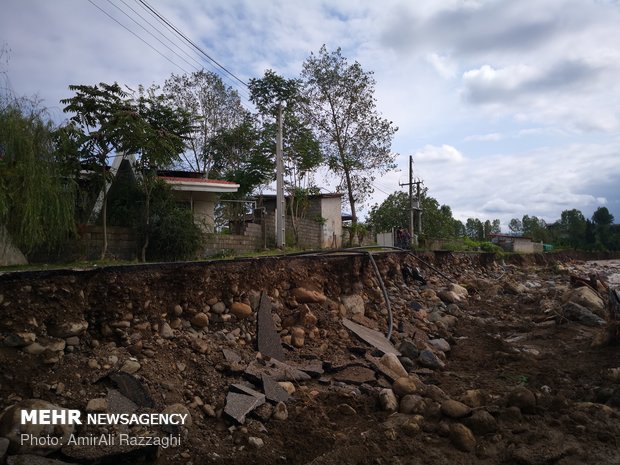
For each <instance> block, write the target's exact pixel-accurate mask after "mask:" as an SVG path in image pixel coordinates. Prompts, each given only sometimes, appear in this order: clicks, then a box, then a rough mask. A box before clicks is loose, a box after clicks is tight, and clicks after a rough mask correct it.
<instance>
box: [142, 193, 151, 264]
mask: <svg viewBox="0 0 620 465" xmlns="http://www.w3.org/2000/svg"><path fill="white" fill-rule="evenodd" d="M150 208H151V199H150V195H149V194H147V195H146V200H145V202H144V213H145V215H146V218H145V221H144V226H145V227H144V244H143V245H142V252H141V253H140V260H142V262H143V263H144V262H146V249H147V247H148V246H149V228H150V224H151V214H150Z"/></svg>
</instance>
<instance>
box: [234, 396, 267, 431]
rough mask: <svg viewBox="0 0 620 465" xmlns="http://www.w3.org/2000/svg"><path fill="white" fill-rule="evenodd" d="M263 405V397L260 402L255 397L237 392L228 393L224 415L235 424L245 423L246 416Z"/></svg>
mask: <svg viewBox="0 0 620 465" xmlns="http://www.w3.org/2000/svg"><path fill="white" fill-rule="evenodd" d="M264 403H265V396H263V398H262V400H261V399H260V398H258V397H255V396H249V395H247V394H239V393H238V392H229V393H228V395H227V396H226V407H224V413H225V414H226V415H228V416H229V417H230V418H232V419H233V420H235V421H236V422H237V423H239V424H243V423H245V417H246V415H248V414H249V413H250V412H251V411H252V410H254V409H255V408H257V407H260V406H261V405H263V404H264Z"/></svg>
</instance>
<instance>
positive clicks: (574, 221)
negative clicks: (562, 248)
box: [560, 208, 587, 249]
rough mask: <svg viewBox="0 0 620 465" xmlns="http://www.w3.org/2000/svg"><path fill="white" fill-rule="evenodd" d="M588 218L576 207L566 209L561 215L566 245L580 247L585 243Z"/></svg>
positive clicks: (561, 227) (561, 226) (561, 225)
mask: <svg viewBox="0 0 620 465" xmlns="http://www.w3.org/2000/svg"><path fill="white" fill-rule="evenodd" d="M586 227H587V225H586V219H585V217H584V216H583V213H581V212H580V211H579V210H577V209H576V208H573V209H572V210H564V211H563V212H562V215H561V217H560V229H561V231H562V236H563V237H562V239H563V242H564V243H565V244H566V245H569V246H571V247H572V248H573V249H578V248H579V247H581V246H582V245H583V244H584V241H585V233H586Z"/></svg>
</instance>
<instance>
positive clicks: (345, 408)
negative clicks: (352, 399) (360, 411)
mask: <svg viewBox="0 0 620 465" xmlns="http://www.w3.org/2000/svg"><path fill="white" fill-rule="evenodd" d="M336 409H337V410H338V413H340V414H341V415H347V416H351V415H357V411H356V410H355V409H354V408H353V407H351V406H350V405H349V404H340V405H338V407H336Z"/></svg>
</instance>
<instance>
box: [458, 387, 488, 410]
mask: <svg viewBox="0 0 620 465" xmlns="http://www.w3.org/2000/svg"><path fill="white" fill-rule="evenodd" d="M461 402H463V403H464V404H465V405H469V406H470V407H472V408H478V407H482V406H483V405H485V404H486V394H485V393H484V392H482V391H481V390H480V389H468V390H467V391H465V394H464V395H463V396H462V397H461Z"/></svg>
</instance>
